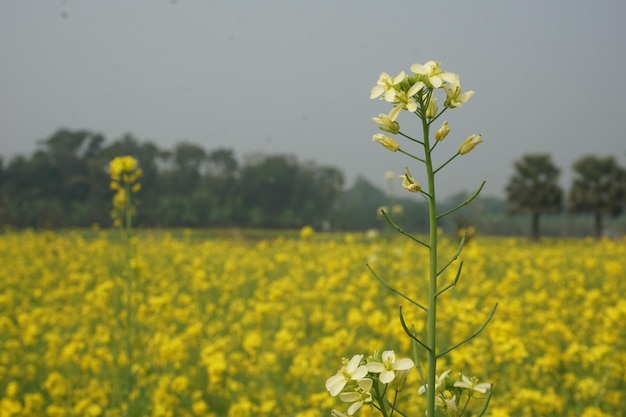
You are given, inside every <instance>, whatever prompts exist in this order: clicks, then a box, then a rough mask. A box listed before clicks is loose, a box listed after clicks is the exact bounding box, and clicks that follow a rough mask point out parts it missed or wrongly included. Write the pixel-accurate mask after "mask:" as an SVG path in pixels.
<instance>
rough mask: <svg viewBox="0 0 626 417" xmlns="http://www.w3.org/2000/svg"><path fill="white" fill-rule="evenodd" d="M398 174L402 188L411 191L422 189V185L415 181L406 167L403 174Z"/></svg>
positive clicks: (415, 191)
mask: <svg viewBox="0 0 626 417" xmlns="http://www.w3.org/2000/svg"><path fill="white" fill-rule="evenodd" d="M398 176H399V177H400V178H402V188H404V189H405V190H407V191H409V192H411V193H417V192H419V191H420V190H421V189H422V186H421V185H420V184H419V183H418V182H417V181H415V179H414V178H413V176H412V175H411V173H410V172H409V169H408V168H406V169H405V174H404V175H398Z"/></svg>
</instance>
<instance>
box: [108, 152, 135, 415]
mask: <svg viewBox="0 0 626 417" xmlns="http://www.w3.org/2000/svg"><path fill="white" fill-rule="evenodd" d="M142 175H143V172H142V170H141V168H139V164H138V162H137V160H136V159H135V158H133V157H132V156H128V155H126V156H118V157H116V158H114V159H113V160H111V162H109V176H110V178H111V189H112V190H114V191H115V195H114V196H113V199H112V204H113V209H112V210H111V217H112V219H113V225H114V226H116V227H119V228H120V231H121V232H122V236H123V240H124V241H125V243H126V264H127V266H128V272H127V273H126V274H125V281H124V287H125V288H124V293H125V294H124V297H123V302H122V305H123V307H122V308H123V311H122V312H120V313H122V314H120V317H123V319H122V320H123V322H122V323H120V325H121V326H122V327H123V329H124V338H125V352H124V355H123V357H121V358H119V359H118V365H119V366H121V367H123V369H124V371H123V372H124V374H125V380H126V387H125V392H124V399H123V401H126V405H125V407H123V409H124V412H125V415H127V416H128V415H133V414H134V408H133V402H132V401H131V399H132V398H133V396H134V393H133V390H134V385H135V384H134V382H135V381H134V379H135V378H134V376H133V365H134V359H133V343H134V321H133V303H132V301H133V297H132V290H133V281H134V279H133V278H135V276H136V268H134V267H133V262H132V258H133V248H132V245H131V239H130V234H131V230H132V218H133V215H135V214H136V212H137V206H136V202H135V201H133V195H134V194H136V193H137V192H139V190H140V189H141V184H140V183H139V182H138V181H139V178H141V176H142Z"/></svg>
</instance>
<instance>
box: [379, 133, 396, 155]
mask: <svg viewBox="0 0 626 417" xmlns="http://www.w3.org/2000/svg"><path fill="white" fill-rule="evenodd" d="M372 140H373V141H374V142H378V143H380V144H381V145H383V146H384V147H385V148H387V149H389V150H390V151H391V152H395V151H397V150H398V149H400V144H399V143H398V141H397V140H395V139H392V138H390V137H389V136H385V135H383V134H382V133H376V134H374V136H372Z"/></svg>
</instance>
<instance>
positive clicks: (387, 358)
mask: <svg viewBox="0 0 626 417" xmlns="http://www.w3.org/2000/svg"><path fill="white" fill-rule="evenodd" d="M382 358H383V362H395V361H396V354H395V353H393V350H386V351H384V352H383V354H382Z"/></svg>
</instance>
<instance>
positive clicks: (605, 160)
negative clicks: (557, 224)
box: [506, 154, 626, 240]
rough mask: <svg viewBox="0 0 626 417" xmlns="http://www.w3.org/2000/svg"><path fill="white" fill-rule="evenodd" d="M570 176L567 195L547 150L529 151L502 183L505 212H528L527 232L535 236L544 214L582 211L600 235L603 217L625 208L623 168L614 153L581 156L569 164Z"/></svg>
mask: <svg viewBox="0 0 626 417" xmlns="http://www.w3.org/2000/svg"><path fill="white" fill-rule="evenodd" d="M572 170H573V172H574V179H573V182H572V185H571V187H570V189H569V192H568V193H567V195H566V194H565V192H564V190H563V189H562V188H561V186H559V183H558V179H559V175H560V173H561V170H560V169H559V168H558V167H557V166H556V165H555V164H554V162H552V159H551V157H550V155H548V154H530V155H525V156H523V157H522V158H521V159H520V160H518V161H516V162H515V172H514V174H513V176H512V177H511V179H510V180H509V183H508V185H507V187H506V195H507V201H508V203H509V212H510V213H513V214H529V215H530V219H531V226H530V236H531V238H532V239H533V240H539V238H540V235H541V231H540V218H541V216H542V215H544V214H554V213H561V212H563V211H564V210H567V211H568V212H569V213H573V214H580V213H586V214H590V215H592V216H593V219H594V235H595V237H596V238H598V239H599V238H600V237H601V236H602V234H603V231H604V219H605V217H615V216H618V215H619V214H621V213H622V212H623V211H624V208H626V170H624V169H623V168H622V167H620V166H619V165H618V163H617V161H616V160H615V158H614V157H612V156H608V157H596V156H585V157H583V158H581V159H579V160H577V161H576V162H575V163H574V164H573V166H572Z"/></svg>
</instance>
